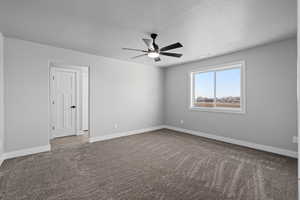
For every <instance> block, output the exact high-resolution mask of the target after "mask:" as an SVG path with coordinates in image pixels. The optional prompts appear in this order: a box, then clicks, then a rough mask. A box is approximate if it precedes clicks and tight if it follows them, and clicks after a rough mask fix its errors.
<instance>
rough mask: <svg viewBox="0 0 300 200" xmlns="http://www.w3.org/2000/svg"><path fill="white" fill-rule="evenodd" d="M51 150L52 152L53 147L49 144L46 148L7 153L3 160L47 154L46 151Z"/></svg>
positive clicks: (40, 147)
mask: <svg viewBox="0 0 300 200" xmlns="http://www.w3.org/2000/svg"><path fill="white" fill-rule="evenodd" d="M50 150H51V146H50V144H48V145H45V146H39V147H33V148H28V149H22V150H17V151H11V152H7V153H4V154H3V156H2V159H3V160H7V159H10V158H16V157H20V156H26V155H31V154H36V153H42V152H46V151H50Z"/></svg>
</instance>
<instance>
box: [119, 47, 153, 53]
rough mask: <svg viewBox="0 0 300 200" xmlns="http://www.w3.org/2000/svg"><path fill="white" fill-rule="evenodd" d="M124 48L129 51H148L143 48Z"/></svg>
mask: <svg viewBox="0 0 300 200" xmlns="http://www.w3.org/2000/svg"><path fill="white" fill-rule="evenodd" d="M122 49H123V50H129V51H139V52H145V53H146V52H147V51H145V50H142V49H132V48H122Z"/></svg>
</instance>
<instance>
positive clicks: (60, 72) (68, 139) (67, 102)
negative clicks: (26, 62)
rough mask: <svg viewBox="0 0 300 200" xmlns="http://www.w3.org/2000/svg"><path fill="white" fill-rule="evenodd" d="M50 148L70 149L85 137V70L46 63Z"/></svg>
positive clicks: (86, 104) (86, 95) (87, 126)
mask: <svg viewBox="0 0 300 200" xmlns="http://www.w3.org/2000/svg"><path fill="white" fill-rule="evenodd" d="M49 80H50V81H49V83H50V90H49V91H50V94H49V97H50V99H49V100H50V123H49V124H50V144H51V148H52V149H53V148H54V149H57V148H60V147H66V146H73V145H78V144H81V143H85V142H88V138H89V67H86V66H73V65H62V64H55V63H50V73H49Z"/></svg>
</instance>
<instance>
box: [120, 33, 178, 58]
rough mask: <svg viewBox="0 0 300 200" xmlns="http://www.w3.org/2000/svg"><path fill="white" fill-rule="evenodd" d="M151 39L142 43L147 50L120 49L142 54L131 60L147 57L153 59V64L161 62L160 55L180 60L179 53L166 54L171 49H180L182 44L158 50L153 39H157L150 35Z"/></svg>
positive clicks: (153, 34)
mask: <svg viewBox="0 0 300 200" xmlns="http://www.w3.org/2000/svg"><path fill="white" fill-rule="evenodd" d="M151 38H152V40H151V39H145V38H144V39H143V41H144V43H145V44H146V46H147V48H148V49H147V50H142V49H132V48H122V49H123V50H129V51H138V52H142V53H143V54H141V55H137V56H134V57H132V59H135V58H139V57H143V56H148V57H150V58H154V61H155V62H159V61H161V59H160V57H159V56H160V55H163V56H171V57H176V58H180V57H181V56H182V54H180V53H171V52H166V51H169V50H172V49H177V48H181V47H183V46H182V44H180V43H179V42H177V43H174V44H171V45H168V46H165V47H163V48H159V46H158V45H157V44H156V43H155V39H156V38H157V34H155V33H152V34H151Z"/></svg>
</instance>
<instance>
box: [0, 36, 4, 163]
mask: <svg viewBox="0 0 300 200" xmlns="http://www.w3.org/2000/svg"><path fill="white" fill-rule="evenodd" d="M3 39H4V38H3V36H2V34H1V33H0V162H1V156H2V153H3V150H4V149H3V148H4V73H3V72H4V67H3V64H4V63H3V59H4V57H3ZM0 164H1V163H0Z"/></svg>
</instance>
